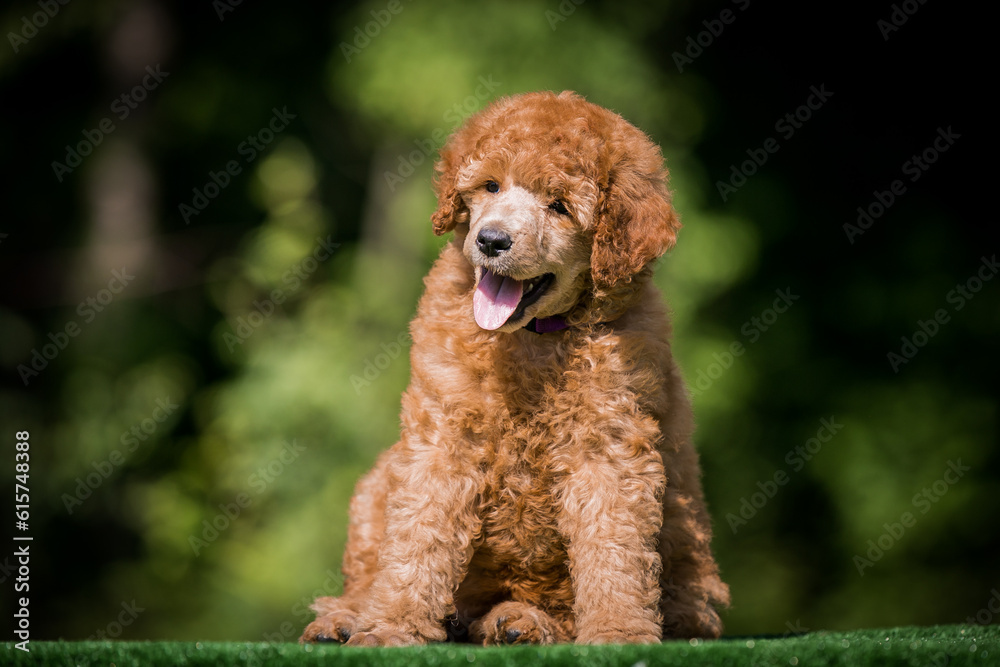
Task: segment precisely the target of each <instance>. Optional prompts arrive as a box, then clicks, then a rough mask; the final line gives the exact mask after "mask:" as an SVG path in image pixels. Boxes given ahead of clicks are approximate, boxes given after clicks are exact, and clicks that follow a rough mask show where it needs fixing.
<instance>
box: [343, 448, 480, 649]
mask: <svg viewBox="0 0 1000 667" xmlns="http://www.w3.org/2000/svg"><path fill="white" fill-rule="evenodd" d="M398 446H399V447H400V451H399V452H398V453H397V456H394V457H393V460H392V461H391V463H390V467H389V478H390V481H389V484H390V490H389V494H388V497H387V503H386V514H385V519H386V522H385V535H384V538H383V541H382V546H381V548H380V549H379V555H378V570H377V572H376V574H375V578H374V580H373V581H372V585H371V588H370V589H369V591H368V596H367V600H366V603H365V605H364V607H363V611H362V618H361V623H360V626H361V630H362V631H361V632H358V633H356V634H354V635H353V636H352V637H351V639H350V641H348V644H349V645H354V646H401V645H407V644H423V643H427V642H432V641H444V640H445V638H446V635H445V630H444V619H445V618H446V617H448V616H450V615H451V614H453V613H455V601H454V595H455V590H456V589H457V588H458V585H459V583H461V581H462V579H463V578H464V576H465V574H466V571H467V568H468V565H469V560H470V559H471V557H472V551H473V546H472V542H473V536H474V535H475V534H476V533H477V532H478V530H479V524H480V519H479V517H478V516H477V513H476V504H475V499H476V495H477V493H478V490H479V487H478V480H477V479H476V478H475V476H474V475H473V474H472V470H470V469H469V468H468V467H466V466H462V465H460V464H458V463H457V462H455V461H453V460H452V459H451V458H449V457H448V456H447V455H446V454H445V453H444V452H440V451H436V450H435V449H433V448H432V447H428V446H418V447H410V446H408V445H407V444H405V443H400V444H399V445H398ZM474 469H475V468H474V467H473V470H474Z"/></svg>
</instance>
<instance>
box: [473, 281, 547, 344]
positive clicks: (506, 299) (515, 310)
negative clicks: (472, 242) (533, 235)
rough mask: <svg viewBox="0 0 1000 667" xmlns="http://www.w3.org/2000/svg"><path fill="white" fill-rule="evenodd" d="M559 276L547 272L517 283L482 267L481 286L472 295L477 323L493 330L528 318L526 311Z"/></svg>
mask: <svg viewBox="0 0 1000 667" xmlns="http://www.w3.org/2000/svg"><path fill="white" fill-rule="evenodd" d="M555 279H556V277H555V274H552V273H544V274H542V275H540V276H535V277H534V278H530V279H528V280H516V279H514V278H510V277H508V276H501V275H500V274H498V273H493V272H492V271H490V270H489V269H487V268H486V267H485V266H484V267H480V274H479V284H478V285H476V293H475V294H474V295H473V296H472V308H473V312H474V314H475V316H476V323H477V324H478V325H479V326H481V327H482V328H484V329H488V330H490V331H493V330H494V329H499V328H500V327H502V326H503V325H504V324H506V323H507V322H509V321H515V322H516V321H517V320H519V319H521V318H522V317H524V311H525V309H527V308H528V307H529V306H530V305H531V304H533V303H535V302H536V301H538V299H540V298H541V296H542V295H543V294H544V293H545V292H546V291H547V290H548V289H549V287H551V286H552V283H553V282H554V281H555Z"/></svg>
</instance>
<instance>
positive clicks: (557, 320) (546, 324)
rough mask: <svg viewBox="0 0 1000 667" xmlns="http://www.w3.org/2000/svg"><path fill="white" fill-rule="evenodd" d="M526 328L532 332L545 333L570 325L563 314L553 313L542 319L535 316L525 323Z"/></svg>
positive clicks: (560, 329) (566, 327)
mask: <svg viewBox="0 0 1000 667" xmlns="http://www.w3.org/2000/svg"><path fill="white" fill-rule="evenodd" d="M524 328H525V329H527V330H528V331H530V332H532V333H536V334H545V333H551V332H553V331H562V330H563V329H568V328H569V325H568V324H566V320H565V319H563V317H562V316H561V315H553V316H552V317H543V318H541V319H539V318H537V317H536V318H533V319H532V320H531V321H530V322H528V323H527V324H525V325H524Z"/></svg>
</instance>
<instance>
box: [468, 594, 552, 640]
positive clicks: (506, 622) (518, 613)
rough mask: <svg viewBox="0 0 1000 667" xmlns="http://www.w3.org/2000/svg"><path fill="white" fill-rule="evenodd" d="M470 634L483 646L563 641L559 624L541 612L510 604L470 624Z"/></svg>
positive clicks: (501, 606)
mask: <svg viewBox="0 0 1000 667" xmlns="http://www.w3.org/2000/svg"><path fill="white" fill-rule="evenodd" d="M470 634H471V635H472V636H473V637H474V638H475V639H476V640H477V641H480V642H482V643H483V645H484V646H491V645H493V646H495V645H499V644H555V643H556V642H560V641H566V639H567V637H566V634H565V632H563V630H562V628H560V627H559V624H558V623H556V621H555V620H554V619H553V618H552V617H551V616H549V615H548V614H546V613H545V612H544V611H542V610H541V609H538V608H537V607H534V606H532V605H529V604H525V603H522V602H513V601H511V602H503V603H500V604H498V605H497V606H496V607H494V608H493V609H492V610H490V612H489V613H488V614H486V616H484V617H483V618H481V619H479V620H478V621H476V622H475V623H473V624H472V627H471V628H470Z"/></svg>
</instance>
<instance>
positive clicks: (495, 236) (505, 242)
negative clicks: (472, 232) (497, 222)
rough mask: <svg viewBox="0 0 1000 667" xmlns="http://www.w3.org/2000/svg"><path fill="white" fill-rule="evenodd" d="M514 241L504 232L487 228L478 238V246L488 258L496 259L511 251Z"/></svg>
mask: <svg viewBox="0 0 1000 667" xmlns="http://www.w3.org/2000/svg"><path fill="white" fill-rule="evenodd" d="M511 243H512V241H511V240H510V237H509V236H507V234H505V233H504V232H501V231H497V230H496V229H490V228H489V227H487V228H486V229H483V230H481V231H480V232H479V235H478V236H476V245H477V246H479V251H480V252H481V253H483V254H484V255H486V256H487V257H496V256H497V255H499V254H500V253H502V252H503V251H505V250H509V249H510V246H511Z"/></svg>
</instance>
